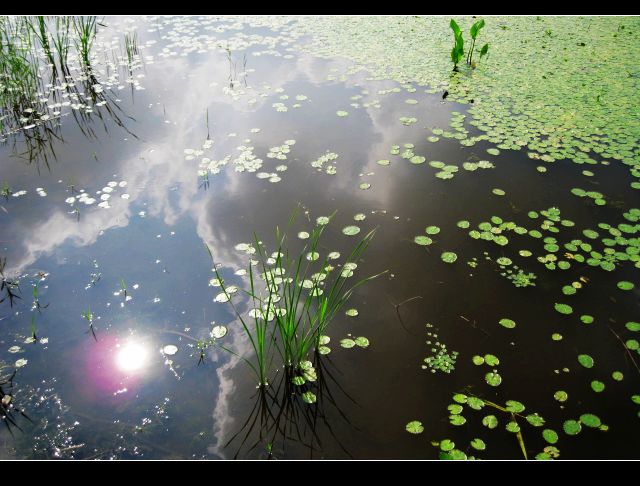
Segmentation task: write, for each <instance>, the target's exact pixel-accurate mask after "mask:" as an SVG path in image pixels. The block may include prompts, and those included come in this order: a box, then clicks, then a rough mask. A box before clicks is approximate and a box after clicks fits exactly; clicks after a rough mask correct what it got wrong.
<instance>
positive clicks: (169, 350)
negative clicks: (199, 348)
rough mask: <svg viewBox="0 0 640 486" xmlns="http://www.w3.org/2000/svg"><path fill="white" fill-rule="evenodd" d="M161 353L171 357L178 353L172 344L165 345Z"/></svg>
mask: <svg viewBox="0 0 640 486" xmlns="http://www.w3.org/2000/svg"><path fill="white" fill-rule="evenodd" d="M162 352H163V353H164V354H166V355H167V356H173V355H174V354H176V353H177V352H178V347H177V346H174V345H173V344H167V345H166V346H165V347H164V348H162Z"/></svg>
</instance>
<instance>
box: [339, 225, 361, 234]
mask: <svg viewBox="0 0 640 486" xmlns="http://www.w3.org/2000/svg"><path fill="white" fill-rule="evenodd" d="M342 233H343V234H345V235H347V236H355V235H357V234H358V233H360V228H358V227H357V226H346V227H344V228H343V229H342Z"/></svg>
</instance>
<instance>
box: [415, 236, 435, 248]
mask: <svg viewBox="0 0 640 486" xmlns="http://www.w3.org/2000/svg"><path fill="white" fill-rule="evenodd" d="M413 241H414V242H415V243H416V244H418V245H420V246H428V245H430V244H431V243H433V240H432V239H431V238H429V237H428V236H424V235H419V236H416V237H415V238H414V239H413Z"/></svg>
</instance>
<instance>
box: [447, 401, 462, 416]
mask: <svg viewBox="0 0 640 486" xmlns="http://www.w3.org/2000/svg"><path fill="white" fill-rule="evenodd" d="M447 410H449V413H450V414H451V415H460V414H461V413H462V411H463V410H464V407H463V406H462V405H458V404H457V403H452V404H451V405H449V406H448V407H447Z"/></svg>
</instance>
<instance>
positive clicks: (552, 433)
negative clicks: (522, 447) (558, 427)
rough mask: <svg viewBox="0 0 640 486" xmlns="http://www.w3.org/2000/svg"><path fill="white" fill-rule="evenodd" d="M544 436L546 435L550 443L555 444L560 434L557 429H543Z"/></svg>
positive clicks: (545, 438) (545, 437)
mask: <svg viewBox="0 0 640 486" xmlns="http://www.w3.org/2000/svg"><path fill="white" fill-rule="evenodd" d="M542 437H544V440H546V441H547V442H548V443H549V444H555V443H557V442H558V434H557V433H556V431H555V430H551V429H544V430H543V431H542Z"/></svg>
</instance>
